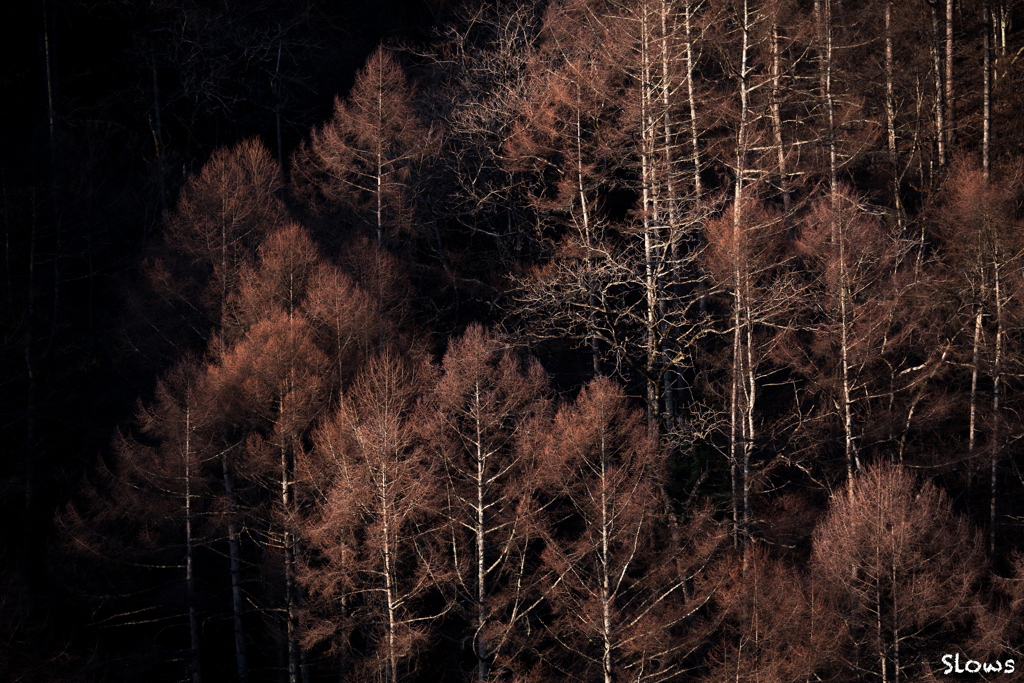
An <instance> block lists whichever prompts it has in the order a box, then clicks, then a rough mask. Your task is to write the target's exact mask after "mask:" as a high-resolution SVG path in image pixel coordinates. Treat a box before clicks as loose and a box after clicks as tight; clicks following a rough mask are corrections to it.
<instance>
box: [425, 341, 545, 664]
mask: <svg viewBox="0 0 1024 683" xmlns="http://www.w3.org/2000/svg"><path fill="white" fill-rule="evenodd" d="M546 393H547V377H546V376H545V374H544V372H543V370H542V369H541V368H540V365H539V364H537V363H536V362H533V363H531V364H530V365H528V366H525V367H523V366H522V365H521V363H520V361H519V360H518V359H517V358H516V357H515V356H514V355H513V354H512V353H511V352H510V351H509V350H507V349H503V348H502V345H501V343H500V342H499V341H498V340H497V339H496V338H495V337H494V336H493V335H491V334H490V333H488V332H485V331H484V330H483V328H481V327H480V326H476V325H474V326H471V327H470V328H469V330H467V332H466V334H465V335H464V336H463V337H461V338H459V339H455V340H452V342H451V344H450V346H449V349H448V352H447V353H446V354H445V357H444V363H443V366H442V376H441V378H440V381H439V382H438V383H437V384H436V385H435V388H434V389H433V391H431V392H430V394H428V396H427V397H426V400H425V402H424V405H423V408H424V412H423V413H422V417H421V422H422V424H423V431H424V439H425V447H426V449H427V453H428V454H429V455H430V456H431V457H432V458H433V459H435V460H436V461H437V462H439V463H441V468H440V469H441V472H440V474H441V476H442V477H443V478H444V481H445V483H446V497H447V509H446V512H445V515H446V517H447V525H448V527H447V528H446V529H445V531H444V536H445V541H446V543H447V545H448V548H447V552H448V554H449V557H450V565H451V567H452V571H453V572H454V576H453V577H452V580H453V581H454V584H455V587H456V596H457V599H458V604H459V609H460V612H461V613H460V616H461V617H462V618H463V619H465V620H466V621H467V622H468V625H469V629H470V631H471V633H472V637H471V640H472V650H473V659H474V660H475V667H474V668H475V679H476V680H477V681H478V683H485V682H486V681H489V680H501V679H502V678H503V676H505V675H507V674H508V673H509V672H510V671H512V670H514V668H515V665H516V663H517V662H516V658H517V656H518V655H519V654H520V651H521V650H522V649H524V648H526V647H529V644H528V643H527V642H525V640H524V636H525V634H526V633H527V632H528V628H526V626H525V623H524V622H525V620H526V619H527V618H529V617H530V616H531V610H533V609H534V608H536V607H537V606H538V604H539V603H540V602H541V599H542V597H543V596H542V595H541V596H538V595H537V591H536V590H535V588H536V585H535V584H536V583H537V577H536V576H534V575H532V574H531V572H532V569H533V564H534V562H533V561H532V560H531V558H530V554H531V550H532V548H531V545H532V546H536V545H537V543H538V541H539V539H540V537H541V534H540V531H539V529H538V528H537V527H538V523H539V520H538V510H537V504H538V503H537V489H538V484H539V482H538V480H537V477H536V468H537V463H536V459H537V458H538V457H539V455H540V449H539V448H538V447H537V443H538V441H539V440H540V438H541V435H543V434H546V427H547V424H548V423H549V421H550V415H549V414H548V412H549V411H548V407H549V403H548V401H547V400H546V397H545V394H546Z"/></svg>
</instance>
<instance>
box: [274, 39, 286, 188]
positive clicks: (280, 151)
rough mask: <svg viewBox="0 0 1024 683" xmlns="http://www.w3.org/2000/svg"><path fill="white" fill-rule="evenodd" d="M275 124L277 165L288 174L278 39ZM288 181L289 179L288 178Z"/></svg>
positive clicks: (278, 40) (275, 72)
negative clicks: (282, 131)
mask: <svg viewBox="0 0 1024 683" xmlns="http://www.w3.org/2000/svg"><path fill="white" fill-rule="evenodd" d="M274 123H275V124H276V128H277V165H278V166H279V167H280V168H281V173H282V174H284V173H286V171H285V165H284V143H283V142H282V141H281V39H280V38H278V39H277V66H276V67H274ZM286 180H287V178H286Z"/></svg>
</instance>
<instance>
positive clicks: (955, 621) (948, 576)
mask: <svg viewBox="0 0 1024 683" xmlns="http://www.w3.org/2000/svg"><path fill="white" fill-rule="evenodd" d="M985 565H986V558H985V554H984V551H983V550H982V544H981V539H980V537H979V534H978V533H977V532H976V531H975V530H974V529H972V528H971V527H970V525H969V524H968V523H967V522H966V521H965V520H964V519H962V518H961V517H959V516H957V515H956V514H954V513H953V511H952V510H951V508H950V502H949V499H948V498H947V497H946V495H945V494H944V493H943V492H942V491H940V490H939V489H937V488H935V486H933V485H932V484H931V483H927V482H926V483H925V484H923V485H919V484H918V483H917V481H915V478H914V476H913V475H912V474H911V473H910V472H909V471H907V470H905V469H903V468H902V467H897V466H892V465H878V466H874V467H868V468H866V469H865V470H864V471H863V472H862V473H861V474H860V475H858V476H857V477H855V478H854V480H853V482H852V484H851V486H849V487H847V488H846V489H841V492H840V493H836V494H835V495H834V496H833V498H832V505H831V508H830V510H829V513H828V516H827V517H826V518H825V519H824V520H823V521H822V522H821V523H820V524H819V526H818V528H817V529H815V531H814V554H813V566H814V571H815V572H817V574H818V576H819V577H820V578H821V580H822V581H823V584H822V585H824V586H828V587H829V588H830V591H831V597H832V599H833V600H835V601H836V604H837V607H838V610H839V613H840V615H841V618H842V619H843V620H844V621H845V624H846V634H845V635H846V637H847V638H848V641H847V642H848V645H847V648H846V652H845V655H844V656H845V658H846V661H847V665H848V666H849V667H850V668H852V669H853V670H854V671H856V672H858V674H859V675H862V676H867V677H870V679H871V680H881V681H886V682H887V683H888V682H889V681H891V682H892V683H899V682H900V681H901V680H906V679H912V678H914V677H917V676H921V675H924V674H926V672H927V670H928V669H927V666H928V664H929V663H930V664H931V665H935V663H936V662H938V661H939V659H940V657H941V655H942V654H943V652H945V651H946V649H945V648H948V644H949V642H950V638H952V637H953V634H955V633H958V632H962V629H963V627H964V626H965V625H968V624H970V622H971V617H972V613H973V611H974V609H975V607H976V605H977V602H978V598H977V595H976V593H975V590H976V587H977V583H978V580H979V579H980V577H981V575H982V573H983V571H984V570H985Z"/></svg>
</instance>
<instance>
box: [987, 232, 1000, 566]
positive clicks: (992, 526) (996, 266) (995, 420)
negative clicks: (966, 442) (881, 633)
mask: <svg viewBox="0 0 1024 683" xmlns="http://www.w3.org/2000/svg"><path fill="white" fill-rule="evenodd" d="M999 259H1000V254H999V247H998V246H997V247H996V255H995V258H994V259H993V261H992V272H993V289H994V294H995V303H996V339H995V346H996V349H995V352H996V355H995V359H994V361H993V364H992V480H991V483H990V490H989V557H991V558H993V559H994V558H995V553H996V521H997V517H996V485H997V483H998V473H999V457H1000V455H1001V454H1002V446H1003V444H1002V430H1001V427H1002V416H1001V415H1000V407H1001V406H1000V403H1001V401H1002V391H1003V298H1002V292H1001V289H1002V288H1001V280H1002V276H1001V273H1000V266H1001V264H1000V262H999Z"/></svg>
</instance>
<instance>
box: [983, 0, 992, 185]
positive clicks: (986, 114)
mask: <svg viewBox="0 0 1024 683" xmlns="http://www.w3.org/2000/svg"><path fill="white" fill-rule="evenodd" d="M990 1H991V0H985V4H984V21H983V24H984V33H985V40H984V45H983V49H982V53H983V58H982V63H983V67H982V71H983V72H984V74H983V79H982V80H983V87H982V93H983V94H982V102H983V105H982V109H983V114H982V120H983V125H982V142H981V167H982V170H983V171H984V173H985V179H986V180H988V179H989V171H990V168H991V164H990V150H991V146H990V140H991V137H992V30H991V25H992V8H991V6H990Z"/></svg>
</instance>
